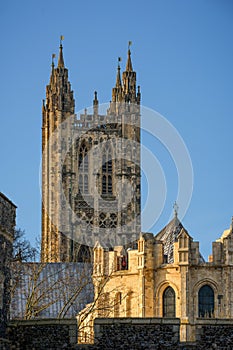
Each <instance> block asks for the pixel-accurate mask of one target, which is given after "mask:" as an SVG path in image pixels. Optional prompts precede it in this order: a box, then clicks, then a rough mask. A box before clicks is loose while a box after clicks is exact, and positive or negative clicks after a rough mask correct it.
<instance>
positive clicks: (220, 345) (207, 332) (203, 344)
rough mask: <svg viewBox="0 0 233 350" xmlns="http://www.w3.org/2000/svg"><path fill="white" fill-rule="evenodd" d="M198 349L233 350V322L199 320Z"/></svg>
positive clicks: (197, 329)
mask: <svg viewBox="0 0 233 350" xmlns="http://www.w3.org/2000/svg"><path fill="white" fill-rule="evenodd" d="M196 344H197V345H198V347H197V349H200V350H201V349H221V350H232V349H233V320H232V319H231V320H229V319H208V320H205V319H198V320H197V322H196Z"/></svg>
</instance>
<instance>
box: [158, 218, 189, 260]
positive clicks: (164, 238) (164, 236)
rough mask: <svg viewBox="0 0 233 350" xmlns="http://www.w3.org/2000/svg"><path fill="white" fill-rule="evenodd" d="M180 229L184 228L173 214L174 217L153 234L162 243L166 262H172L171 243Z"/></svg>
mask: <svg viewBox="0 0 233 350" xmlns="http://www.w3.org/2000/svg"><path fill="white" fill-rule="evenodd" d="M182 229H184V227H183V225H182V224H181V222H180V220H179V219H178V218H177V216H176V215H175V217H174V218H173V219H172V220H171V221H170V222H169V223H168V224H167V225H166V226H165V227H164V228H163V229H162V230H161V231H160V232H159V233H158V234H157V235H156V236H155V239H156V240H158V241H161V242H162V243H163V246H164V255H166V256H167V262H168V264H172V263H173V262H174V256H173V243H174V242H175V241H176V240H177V237H178V235H179V234H180V232H181V230H182Z"/></svg>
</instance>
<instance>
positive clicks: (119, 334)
mask: <svg viewBox="0 0 233 350" xmlns="http://www.w3.org/2000/svg"><path fill="white" fill-rule="evenodd" d="M94 329H95V344H93V345H82V344H80V345H78V346H77V347H76V349H79V350H87V349H88V350H97V349H99V350H100V349H101V350H109V349H117V350H118V349H119V350H120V349H130V350H131V349H133V350H142V349H147V350H150V349H151V350H152V349H153V350H156V349H165V348H166V349H177V347H178V344H179V330H180V320H179V319H177V318H173V319H165V318H164V319H163V318H99V319H95V325H94Z"/></svg>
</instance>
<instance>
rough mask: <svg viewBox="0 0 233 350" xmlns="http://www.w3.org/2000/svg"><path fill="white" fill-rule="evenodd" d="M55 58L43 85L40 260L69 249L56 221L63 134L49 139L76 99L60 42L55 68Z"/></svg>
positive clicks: (49, 259)
mask: <svg viewBox="0 0 233 350" xmlns="http://www.w3.org/2000/svg"><path fill="white" fill-rule="evenodd" d="M54 57H55V55H54V54H53V56H52V67H51V74H50V81H49V84H48V85H47V87H46V101H43V106H42V153H43V157H42V241H41V260H42V261H44V262H57V261H62V260H64V257H63V258H62V254H63V252H62V250H64V249H65V250H68V245H69V243H68V242H67V239H66V237H62V236H63V235H62V233H61V232H60V231H59V230H58V226H59V225H58V222H59V220H60V219H61V218H60V214H61V196H60V193H59V191H58V189H60V183H59V181H60V179H61V176H62V175H61V174H62V169H61V144H62V142H63V140H62V135H60V136H59V138H58V140H57V142H56V144H54V145H53V147H51V145H50V144H49V141H50V140H51V135H52V133H53V132H54V131H55V130H56V129H57V127H58V126H59V125H60V124H61V123H62V122H63V121H65V120H66V119H67V118H68V117H70V116H71V115H73V114H74V108H75V101H74V97H73V91H72V90H71V84H70V82H69V79H68V69H67V68H65V65H64V58H63V47H62V44H61V45H60V52H59V58H58V65H57V67H55V64H54ZM55 148H56V149H55ZM68 170H69V169H67V171H68ZM67 186H68V183H67ZM67 186H66V187H67ZM60 190H61V189H60ZM64 191H68V188H64ZM61 242H65V243H64V244H63V246H67V247H66V248H64V247H62V246H61ZM66 255H67V253H66ZM65 260H66V258H65Z"/></svg>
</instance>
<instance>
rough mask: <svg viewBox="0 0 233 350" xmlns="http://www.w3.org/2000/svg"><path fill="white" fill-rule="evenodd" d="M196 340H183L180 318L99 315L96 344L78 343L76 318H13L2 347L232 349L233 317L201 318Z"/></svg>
mask: <svg viewBox="0 0 233 350" xmlns="http://www.w3.org/2000/svg"><path fill="white" fill-rule="evenodd" d="M195 328H196V342H193V343H180V342H179V339H180V337H179V332H180V320H179V319H177V318H175V319H165V318H164V319H163V318H106V319H105V318H99V319H96V320H95V344H86V345H85V344H77V321H76V319H61V320H58V319H47V320H45V319H41V320H28V321H12V322H10V324H9V325H8V340H3V339H0V350H45V349H46V350H61V349H70V350H75V349H76V350H111V349H116V350H118V349H119V350H126V349H127V350H157V349H160V350H162V349H164V350H165V349H167V350H188V349H193V350H212V349H213V350H214V349H217V350H232V349H233V320H227V319H222V320H221V319H198V320H197V321H196V325H195Z"/></svg>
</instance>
